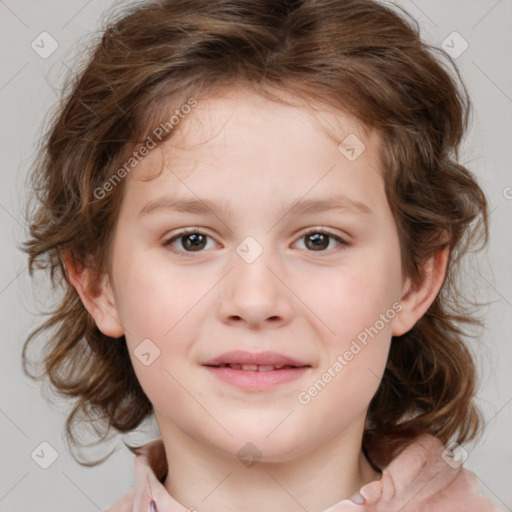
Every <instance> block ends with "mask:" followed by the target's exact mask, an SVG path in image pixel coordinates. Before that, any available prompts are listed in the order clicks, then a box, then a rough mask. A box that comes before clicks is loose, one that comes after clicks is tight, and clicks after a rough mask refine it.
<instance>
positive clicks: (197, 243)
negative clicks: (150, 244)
mask: <svg viewBox="0 0 512 512" xmlns="http://www.w3.org/2000/svg"><path fill="white" fill-rule="evenodd" d="M209 238H210V237H209V236H208V235H205V234H204V233H200V232H199V231H182V232H181V233H178V234H176V235H174V236H173V237H172V238H169V239H168V240H166V241H165V242H164V244H163V245H164V246H165V247H168V246H172V247H173V251H176V252H201V251H202V250H203V249H204V248H205V246H206V245H207V241H208V239H209Z"/></svg>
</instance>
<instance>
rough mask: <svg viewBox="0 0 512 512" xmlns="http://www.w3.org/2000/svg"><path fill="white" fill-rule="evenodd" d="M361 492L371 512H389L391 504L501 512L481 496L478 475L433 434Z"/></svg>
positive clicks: (412, 510)
mask: <svg viewBox="0 0 512 512" xmlns="http://www.w3.org/2000/svg"><path fill="white" fill-rule="evenodd" d="M360 493H361V494H362V495H363V497H364V498H365V500H366V503H367V505H368V510H369V511H370V510H371V511H372V512H373V511H375V512H380V511H381V510H382V511H384V510H386V511H387V510H388V508H385V507H389V505H393V507H394V508H393V507H392V509H393V510H395V509H396V510H400V511H401V512H434V511H435V512H455V511H464V512H499V509H498V508H497V507H496V505H494V504H493V503H492V502H491V501H490V500H488V499H487V498H486V497H485V496H484V495H483V494H482V492H481V489H480V488H479V485H478V479H477V477H476V476H475V474H474V473H472V472H471V471H469V470H467V469H465V468H463V467H462V464H461V463H460V462H459V461H455V460H454V458H453V453H451V452H450V451H449V450H447V449H446V448H445V447H444V445H443V444H442V443H441V441H440V440H439V439H438V438H436V437H434V436H432V435H422V436H421V437H418V439H416V440H415V441H414V442H413V443H411V444H409V445H408V446H407V447H406V448H405V449H404V450H403V451H402V452H400V453H399V455H398V456H397V457H396V458H395V459H393V460H392V461H391V462H390V463H389V465H388V466H386V467H385V468H384V470H383V471H382V477H381V479H380V480H377V481H374V482H370V483H368V484H366V485H365V486H364V487H362V488H361V491H360ZM389 510H391V509H389Z"/></svg>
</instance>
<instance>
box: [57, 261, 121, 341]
mask: <svg viewBox="0 0 512 512" xmlns="http://www.w3.org/2000/svg"><path fill="white" fill-rule="evenodd" d="M64 264H65V268H66V274H67V277H68V280H69V282H70V283H71V284H72V285H73V287H74V288H75V290H76V291H77V293H78V295H79V296H80V299H81V301H82V304H83V305H84V307H85V308H86V309H87V311H88V312H89V314H90V315H91V316H92V318H93V319H94V321H95V322H96V325H97V326H98V329H99V330H100V331H101V332H102V333H103V334H105V335H106V336H110V337H111V338H119V337H120V336H123V334H124V329H123V327H122V325H121V322H120V321H119V315H118V311H117V307H116V304H115V301H114V296H113V293H112V287H111V285H110V279H109V276H108V275H107V274H100V273H98V271H97V270H96V269H94V268H93V267H92V266H90V267H89V266H87V267H86V266H83V265H81V264H80V263H79V262H77V261H76V260H75V259H74V258H73V257H72V255H71V254H70V253H67V254H66V255H65V257H64Z"/></svg>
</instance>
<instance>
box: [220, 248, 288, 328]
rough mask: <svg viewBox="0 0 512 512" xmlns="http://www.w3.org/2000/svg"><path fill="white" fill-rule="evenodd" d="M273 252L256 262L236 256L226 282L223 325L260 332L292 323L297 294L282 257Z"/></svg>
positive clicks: (268, 251)
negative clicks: (293, 302)
mask: <svg viewBox="0 0 512 512" xmlns="http://www.w3.org/2000/svg"><path fill="white" fill-rule="evenodd" d="M270 252H271V251H270V250H266V249H265V250H264V251H263V252H262V254H261V255H260V256H259V257H258V258H257V259H256V260H255V261H252V262H249V261H250V260H249V261H246V260H245V259H244V258H243V257H241V256H239V255H238V254H234V258H233V262H234V265H233V269H232V270H231V272H229V274H228V275H227V276H226V279H225V280H223V281H224V288H223V295H222V299H221V302H220V305H219V310H218V313H219V315H220V318H221V320H222V322H224V323H229V324H233V325H235V324H240V325H242V324H244V325H245V326H247V327H249V328H251V329H254V330H258V329H263V328H268V327H272V328H277V327H282V326H284V325H286V324H288V323H289V322H290V320H291V318H292V314H293V304H292V300H293V293H292V291H291V290H290V288H289V287H288V286H287V283H286V280H287V279H286V276H285V275H284V271H283V268H282V265H280V264H279V260H278V258H273V257H271V255H270Z"/></svg>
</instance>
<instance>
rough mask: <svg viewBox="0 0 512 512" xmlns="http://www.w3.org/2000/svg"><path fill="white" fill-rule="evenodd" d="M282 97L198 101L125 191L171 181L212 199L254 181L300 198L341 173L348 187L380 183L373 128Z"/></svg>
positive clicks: (137, 194)
mask: <svg viewBox="0 0 512 512" xmlns="http://www.w3.org/2000/svg"><path fill="white" fill-rule="evenodd" d="M282 97H283V100H284V102H279V101H274V100H270V99H268V98H265V97H263V96H260V95H258V94H256V93H254V92H252V91H249V90H247V89H233V90H229V91H227V92H225V93H223V94H220V95H217V96H214V97H204V98H196V99H197V104H196V106H195V107H194V108H193V109H192V110H190V109H189V113H187V114H184V115H182V116H180V119H179V122H178V124H177V126H176V127H175V128H174V132H173V133H172V134H171V136H170V137H169V138H168V139H167V140H166V141H165V142H162V143H160V144H157V145H156V147H154V148H153V149H151V150H150V151H149V154H147V156H145V157H144V158H143V159H142V160H141V162H140V163H139V164H138V165H137V168H136V169H135V170H134V171H133V172H132V173H130V174H129V175H128V176H127V181H128V183H126V184H125V185H126V190H125V193H126V194H127V195H128V196H130V200H131V202H132V203H133V202H135V203H139V202H142V201H146V200H148V199H150V196H154V195H155V194H158V193H159V192H161V191H163V189H164V188H166V187H167V186H169V188H172V189H174V191H175V192H177V191H178V189H179V190H181V192H185V193H187V197H190V196H191V195H196V196H197V197H205V196H213V195H215V194H214V190H215V191H216V192H215V193H220V194H221V195H222V190H225V191H226V194H225V195H227V194H228V192H229V194H230V195H231V196H232V197H233V194H234V193H236V192H240V193H242V191H243V190H242V189H244V188H247V187H249V186H250V187H252V191H253V193H254V194H257V193H260V194H265V195H267V197H268V194H269V193H270V194H271V195H272V196H274V197H277V196H278V195H282V196H283V197H284V196H290V195H297V196H298V197H300V196H301V195H304V193H306V192H307V191H306V190H305V187H306V186H307V187H308V188H311V189H313V188H314V189H315V192H318V193H322V191H324V192H326V191H328V190H329V189H330V187H332V184H333V179H334V180H336V178H337V179H338V182H339V183H344V184H345V188H346V189H347V190H348V191H350V188H351V185H350V183H349V182H354V183H353V184H355V182H360V181H361V179H362V178H365V177H366V179H370V181H371V180H373V181H380V180H379V178H380V175H381V172H382V169H381V164H380V158H379V149H380V138H379V135H378V133H377V132H376V131H374V130H368V129H366V127H365V126H364V125H363V124H362V123H361V122H360V121H358V120H357V119H356V118H354V117H353V116H350V115H349V114H347V113H344V112H342V111H339V110H335V109H333V108H329V107H328V106H326V105H323V106H319V105H318V104H316V105H315V104H312V103H309V102H308V101H307V100H304V99H302V98H297V97H292V96H285V95H284V94H283V96H282ZM286 102H289V103H291V104H287V103H286ZM363 168H364V169H366V172H364V173H363V172H362V169H363ZM332 169H335V171H334V172H330V170H332ZM343 178H344V179H343ZM339 180H341V181H339ZM201 182H202V183H203V184H204V186H202V185H201ZM187 184H188V185H189V187H188V190H187ZM359 185H361V183H359ZM375 185H378V184H375ZM192 186H193V188H192V189H191V188H190V187H192ZM364 186H366V185H364ZM254 194H253V195H254Z"/></svg>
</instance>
